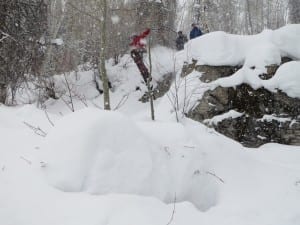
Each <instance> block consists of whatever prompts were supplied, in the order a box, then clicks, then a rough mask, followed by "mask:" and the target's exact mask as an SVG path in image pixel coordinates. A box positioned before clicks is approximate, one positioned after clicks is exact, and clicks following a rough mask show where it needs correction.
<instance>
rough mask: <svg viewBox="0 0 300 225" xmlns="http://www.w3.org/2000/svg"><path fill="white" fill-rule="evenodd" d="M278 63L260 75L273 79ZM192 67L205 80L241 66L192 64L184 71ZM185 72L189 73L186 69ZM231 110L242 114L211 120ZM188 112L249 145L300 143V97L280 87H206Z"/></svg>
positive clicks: (228, 72)
mask: <svg viewBox="0 0 300 225" xmlns="http://www.w3.org/2000/svg"><path fill="white" fill-rule="evenodd" d="M286 61H287V60H284V62H286ZM278 67H279V66H277V65H276V66H275V65H271V66H270V67H268V68H267V73H266V74H262V75H261V79H270V78H271V77H272V76H274V74H275V72H276V70H277V69H278ZM191 68H194V69H195V70H197V71H201V72H204V78H203V75H202V76H201V80H202V82H210V81H212V80H215V79H218V78H220V77H224V76H230V75H232V74H233V73H234V72H235V71H236V70H237V69H238V68H236V67H213V66H195V64H190V65H186V68H185V69H186V70H185V71H188V70H191ZM194 69H193V70H194ZM193 70H192V71H193ZM183 75H184V76H186V75H187V74H184V72H183ZM208 80H209V81H208ZM230 110H235V111H237V112H240V113H241V116H239V117H237V118H231V117H227V118H224V119H223V120H221V121H218V122H216V123H210V121H212V120H213V119H214V118H215V117H216V116H220V115H223V114H226V113H227V112H229V111H230ZM187 116H188V117H189V118H192V119H194V120H197V121H199V122H202V123H205V124H207V125H208V126H212V127H214V128H215V130H217V131H218V132H220V133H222V134H224V135H226V136H228V137H230V138H232V139H234V140H236V141H238V142H240V143H242V144H243V145H244V146H247V147H258V146H260V145H262V144H265V143H270V142H274V143H281V144H289V145H300V99H295V98H291V97H289V96H287V95H286V94H285V93H283V92H280V91H278V92H276V93H273V92H270V91H268V90H266V89H264V88H260V89H257V90H254V89H253V88H252V87H251V86H249V85H247V84H242V85H239V86H236V87H235V88H233V87H229V88H223V87H217V88H215V89H214V90H209V91H206V92H205V93H204V95H203V97H202V98H201V99H199V101H198V104H197V105H196V107H194V108H193V109H192V110H190V111H189V112H188V113H187Z"/></svg>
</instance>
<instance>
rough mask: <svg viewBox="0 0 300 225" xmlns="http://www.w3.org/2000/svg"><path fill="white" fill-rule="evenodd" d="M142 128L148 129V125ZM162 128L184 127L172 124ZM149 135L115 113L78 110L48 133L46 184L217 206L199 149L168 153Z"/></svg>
mask: <svg viewBox="0 0 300 225" xmlns="http://www.w3.org/2000/svg"><path fill="white" fill-rule="evenodd" d="M178 126H179V125H178ZM142 127H145V124H144V125H142ZM146 127H147V129H146V130H149V129H150V130H151V131H153V125H149V126H148V125H146ZM159 127H160V126H158V127H157V129H159ZM164 127H165V128H164V130H165V131H169V132H170V130H171V129H172V130H174V132H178V133H179V135H180V133H182V132H183V131H182V129H183V128H182V127H178V128H177V125H176V126H175V127H174V124H171V125H168V124H165V126H164ZM157 132H158V134H161V135H160V136H162V137H163V136H164V134H163V132H159V131H158V130H157ZM151 133H152V132H151ZM170 133H172V132H170ZM174 137H176V134H175V135H174ZM153 138H155V137H152V135H150V134H147V131H146V132H145V131H144V128H143V129H141V128H140V126H138V125H137V124H136V123H134V122H133V121H132V120H130V119H129V118H127V117H125V116H124V115H122V114H120V113H117V112H107V111H101V110H98V109H90V108H88V109H84V110H80V111H78V112H75V113H73V114H71V115H69V116H66V117H65V118H64V119H62V120H61V121H60V122H58V123H57V124H56V125H55V128H53V130H52V131H51V132H50V133H49V134H48V136H47V138H46V143H45V144H44V148H43V154H42V155H41V161H43V162H44V165H45V167H43V168H42V169H43V172H44V173H45V176H46V178H47V180H48V183H49V184H51V185H52V186H54V187H56V188H58V189H60V190H63V191H66V192H88V193H92V194H107V193H127V194H138V195H147V196H155V197H157V198H159V199H161V200H162V201H165V202H167V203H171V202H173V201H174V196H175V195H176V196H177V201H180V202H182V201H190V202H191V203H193V204H194V205H195V206H197V207H198V208H199V209H200V210H203V211H205V210H208V209H209V208H210V207H212V206H214V205H216V204H217V200H218V185H219V184H218V180H216V179H215V178H214V177H213V176H211V175H209V174H208V173H207V171H208V169H206V168H205V166H204V163H203V165H201V162H203V159H202V158H201V152H199V153H195V154H194V155H193V157H189V156H185V157H184V155H186V153H184V151H183V150H180V147H178V146H177V148H176V151H174V152H173V151H172V149H170V148H169V147H168V148H167V147H165V146H160V145H159V144H154V143H155V142H153ZM156 138H157V137H156ZM183 139H185V137H183Z"/></svg>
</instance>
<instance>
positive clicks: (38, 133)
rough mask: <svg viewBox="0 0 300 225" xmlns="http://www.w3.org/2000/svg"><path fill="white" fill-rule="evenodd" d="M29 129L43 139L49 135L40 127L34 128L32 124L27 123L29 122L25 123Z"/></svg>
mask: <svg viewBox="0 0 300 225" xmlns="http://www.w3.org/2000/svg"><path fill="white" fill-rule="evenodd" d="M23 123H24V124H25V125H26V126H27V127H29V128H30V129H31V130H33V131H34V133H35V134H37V135H39V136H42V137H46V136H47V133H46V132H45V131H43V130H42V129H41V128H40V127H34V126H32V125H31V124H29V123H27V122H25V121H24V122H23Z"/></svg>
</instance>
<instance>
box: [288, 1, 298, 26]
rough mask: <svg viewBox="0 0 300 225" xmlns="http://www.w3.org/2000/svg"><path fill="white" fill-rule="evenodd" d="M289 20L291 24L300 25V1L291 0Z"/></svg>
mask: <svg viewBox="0 0 300 225" xmlns="http://www.w3.org/2000/svg"><path fill="white" fill-rule="evenodd" d="M289 10H290V15H289V19H290V22H291V23H300V1H299V0H289Z"/></svg>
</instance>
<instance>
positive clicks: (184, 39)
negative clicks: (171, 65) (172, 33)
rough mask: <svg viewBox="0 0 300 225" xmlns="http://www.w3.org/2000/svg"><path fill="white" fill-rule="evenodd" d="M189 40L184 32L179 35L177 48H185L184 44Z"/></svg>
mask: <svg viewBox="0 0 300 225" xmlns="http://www.w3.org/2000/svg"><path fill="white" fill-rule="evenodd" d="M186 42H187V37H186V36H185V35H183V34H180V35H178V37H177V38H176V48H177V50H179V51H180V50H182V49H184V44H185V43H186Z"/></svg>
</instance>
